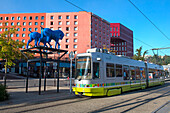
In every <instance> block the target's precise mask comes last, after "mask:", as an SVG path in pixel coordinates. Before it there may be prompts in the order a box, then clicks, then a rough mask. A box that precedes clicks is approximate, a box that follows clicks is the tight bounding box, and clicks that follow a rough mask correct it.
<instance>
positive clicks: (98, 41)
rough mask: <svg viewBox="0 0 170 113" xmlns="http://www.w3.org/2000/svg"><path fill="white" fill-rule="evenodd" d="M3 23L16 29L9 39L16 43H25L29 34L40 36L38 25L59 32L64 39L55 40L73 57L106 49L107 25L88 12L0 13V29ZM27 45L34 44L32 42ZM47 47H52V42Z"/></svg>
mask: <svg viewBox="0 0 170 113" xmlns="http://www.w3.org/2000/svg"><path fill="white" fill-rule="evenodd" d="M3 22H8V24H7V26H9V27H11V26H14V25H16V26H17V28H18V31H17V33H16V34H15V35H12V36H11V37H13V39H15V40H16V41H17V40H19V41H22V42H25V43H27V41H28V40H29V34H30V32H29V31H32V32H35V31H36V32H39V33H41V28H40V26H42V27H44V28H51V29H52V30H58V29H59V30H62V31H63V32H64V34H65V36H64V38H63V40H61V41H59V43H60V45H61V47H60V48H61V49H64V50H68V51H69V52H71V51H73V52H74V53H75V54H78V53H83V52H86V50H87V49H90V48H94V47H97V48H103V45H105V46H106V47H107V48H110V36H109V34H110V30H109V29H110V23H109V22H107V21H106V20H104V19H102V18H101V17H99V16H97V15H95V14H93V13H91V12H85V11H80V12H61V13H16V14H0V27H1V26H2V23H3ZM20 25H21V27H19V26H20ZM2 32H3V31H2V29H1V28H0V33H2ZM31 44H32V45H34V43H33V42H32V43H31ZM51 44H52V45H53V47H54V41H52V42H51ZM23 48H25V47H23ZM69 52H68V53H69ZM65 59H68V55H65Z"/></svg>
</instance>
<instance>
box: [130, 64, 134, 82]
mask: <svg viewBox="0 0 170 113" xmlns="http://www.w3.org/2000/svg"><path fill="white" fill-rule="evenodd" d="M130 74H131V79H132V80H135V67H133V66H131V67H130Z"/></svg>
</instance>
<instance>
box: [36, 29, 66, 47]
mask: <svg viewBox="0 0 170 113" xmlns="http://www.w3.org/2000/svg"><path fill="white" fill-rule="evenodd" d="M63 37H64V33H63V32H62V31H61V30H51V29H49V28H43V27H41V38H40V39H39V42H38V45H39V44H40V42H41V40H42V39H44V38H45V39H46V43H49V42H51V40H55V48H56V46H57V44H58V46H59V45H60V44H59V39H60V40H62V39H63Z"/></svg>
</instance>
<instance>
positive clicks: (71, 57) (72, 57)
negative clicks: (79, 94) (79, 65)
mask: <svg viewBox="0 0 170 113" xmlns="http://www.w3.org/2000/svg"><path fill="white" fill-rule="evenodd" d="M69 58H70V94H72V60H73V59H74V53H73V51H71V52H70V54H69Z"/></svg>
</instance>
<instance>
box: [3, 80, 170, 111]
mask: <svg viewBox="0 0 170 113" xmlns="http://www.w3.org/2000/svg"><path fill="white" fill-rule="evenodd" d="M42 81H43V80H42ZM53 81H54V80H51V79H48V80H47V84H49V85H48V86H47V91H45V92H44V91H43V87H42V94H41V95H38V85H37V84H38V80H37V79H30V80H29V82H30V83H29V86H30V87H29V93H25V86H24V79H19V80H8V83H7V84H8V88H9V89H8V92H9V93H10V95H11V98H10V99H9V100H7V101H4V102H0V113H25V112H30V113H87V112H88V113H100V112H104V113H152V112H155V113H170V104H169V101H170V81H167V82H166V83H165V85H163V86H157V87H152V88H148V89H145V90H136V91H131V92H126V93H123V94H122V95H117V96H112V97H95V98H90V97H78V96H75V95H74V94H71V95H70V94H69V86H68V80H67V79H61V80H60V92H59V93H56V87H54V86H53ZM0 82H2V80H1V81H0ZM15 84H16V86H15ZM42 85H43V84H42Z"/></svg>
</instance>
